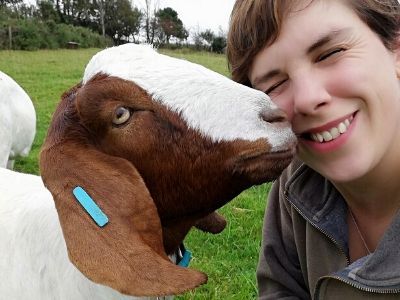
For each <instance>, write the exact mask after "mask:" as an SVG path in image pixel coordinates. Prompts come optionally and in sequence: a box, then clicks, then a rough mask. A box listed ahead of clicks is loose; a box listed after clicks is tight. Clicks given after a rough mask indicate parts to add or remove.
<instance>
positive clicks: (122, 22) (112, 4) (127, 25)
mask: <svg viewBox="0 0 400 300" xmlns="http://www.w3.org/2000/svg"><path fill="white" fill-rule="evenodd" d="M104 4H105V18H104V23H105V32H106V34H107V35H108V36H110V37H111V38H112V39H113V40H114V43H115V44H117V45H118V44H121V43H125V42H127V41H129V39H130V38H131V39H133V41H135V36H136V35H137V34H138V33H139V30H140V23H141V19H142V12H141V11H140V10H139V9H138V8H137V7H132V5H131V3H130V1H129V0H109V1H105V3H104Z"/></svg>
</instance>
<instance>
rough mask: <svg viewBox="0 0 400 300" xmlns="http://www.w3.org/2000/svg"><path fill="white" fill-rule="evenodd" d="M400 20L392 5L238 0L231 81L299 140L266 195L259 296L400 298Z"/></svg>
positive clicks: (379, 0)
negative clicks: (268, 104) (266, 101)
mask: <svg viewBox="0 0 400 300" xmlns="http://www.w3.org/2000/svg"><path fill="white" fill-rule="evenodd" d="M399 15H400V4H399V2H398V1H397V0H368V1H361V0H353V1H318V0H315V1H313V0H304V1H281V2H280V1H279V2H277V1H260V0H238V1H236V4H235V7H234V10H233V12H232V21H231V28H230V33H229V36H228V49H227V52H228V59H229V62H230V67H231V71H232V75H233V78H234V79H235V80H237V81H239V82H241V83H244V84H247V85H249V86H252V87H254V88H256V89H259V90H261V91H263V92H265V93H267V94H268V95H269V96H270V97H271V99H272V100H273V102H275V103H276V104H277V105H278V106H279V107H280V108H281V109H283V110H284V111H285V112H286V114H287V116H288V118H289V120H290V122H291V124H292V128H293V131H294V132H295V133H296V135H297V137H298V153H297V157H298V159H297V160H295V162H293V163H292V165H291V166H290V167H289V168H288V169H287V170H286V172H284V174H283V175H282V176H281V178H280V180H279V181H277V182H276V183H275V184H274V187H273V190H272V193H271V194H270V198H269V199H270V201H269V204H268V205H269V206H268V208H267V212H266V217H265V225H264V226H265V227H264V240H263V248H262V250H261V254H260V263H259V268H258V283H259V292H260V298H261V299H280V298H282V297H288V296H289V295H290V296H295V297H298V298H301V299H340V298H341V299H365V298H366V297H368V299H396V298H398V297H399V294H398V293H399V292H400V272H399V270H400V264H399V261H400V257H399V255H398V253H397V247H398V243H399V242H400V238H399V236H400V234H399V229H398V228H400V213H399V207H400V187H399V184H398V182H397V178H399V176H400V158H399V155H398V149H399V147H400V84H399V78H400V42H399V39H400V37H399V31H400V23H399V22H400V17H399ZM282 253H285V255H282Z"/></svg>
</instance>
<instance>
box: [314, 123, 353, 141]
mask: <svg viewBox="0 0 400 300" xmlns="http://www.w3.org/2000/svg"><path fill="white" fill-rule="evenodd" d="M351 121H353V116H351V117H350V118H348V119H346V120H344V121H343V122H340V123H339V124H338V125H337V126H336V127H332V128H331V129H329V130H325V131H322V132H318V133H311V134H310V137H311V139H312V140H313V141H315V142H319V143H324V142H330V141H332V140H334V139H336V138H337V137H339V136H340V135H341V134H343V133H345V132H346V131H347V129H348V128H349V126H350V124H351Z"/></svg>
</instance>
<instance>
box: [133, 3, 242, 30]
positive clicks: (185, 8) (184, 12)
mask: <svg viewBox="0 0 400 300" xmlns="http://www.w3.org/2000/svg"><path fill="white" fill-rule="evenodd" d="M157 1H158V2H159V4H160V8H164V7H171V8H173V9H174V10H175V11H176V12H177V13H178V17H179V18H180V19H181V20H182V22H183V25H184V26H185V28H186V29H188V30H189V31H197V27H199V29H200V31H204V30H205V29H211V30H212V31H214V33H216V34H217V33H218V32H219V27H221V28H222V29H223V30H224V31H225V32H226V31H227V30H228V23H229V16H230V14H231V11H232V7H233V4H234V2H235V0H152V2H153V3H154V2H157ZM144 3H145V1H144V0H133V4H134V5H135V6H137V7H138V8H144V7H145V5H144Z"/></svg>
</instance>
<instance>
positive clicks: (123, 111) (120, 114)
mask: <svg viewBox="0 0 400 300" xmlns="http://www.w3.org/2000/svg"><path fill="white" fill-rule="evenodd" d="M130 116H131V112H130V111H129V109H127V108H126V107H123V106H120V107H118V108H117V109H116V110H115V112H114V117H113V120H112V122H113V124H114V125H121V124H124V123H125V122H126V121H128V120H129V117H130Z"/></svg>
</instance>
